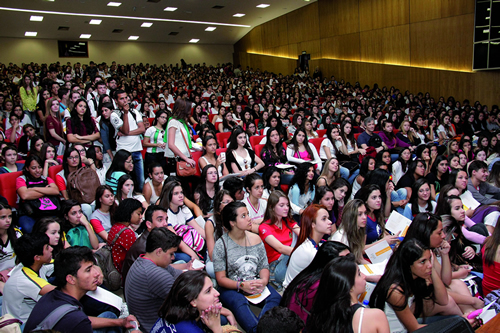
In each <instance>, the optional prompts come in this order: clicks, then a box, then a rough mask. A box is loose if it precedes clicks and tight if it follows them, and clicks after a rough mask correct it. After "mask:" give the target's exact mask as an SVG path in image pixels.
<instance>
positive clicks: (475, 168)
mask: <svg viewBox="0 0 500 333" xmlns="http://www.w3.org/2000/svg"><path fill="white" fill-rule="evenodd" d="M468 171H469V181H468V183H467V190H469V191H470V192H471V193H472V196H473V197H474V199H476V200H477V201H478V202H479V203H481V204H482V205H500V201H499V200H500V188H498V187H496V186H493V185H490V184H488V183H487V182H486V180H487V179H488V175H489V172H488V165H487V164H486V163H484V162H483V161H472V163H471V164H470V165H469V170H468ZM486 194H491V195H493V197H492V198H488V197H486Z"/></svg>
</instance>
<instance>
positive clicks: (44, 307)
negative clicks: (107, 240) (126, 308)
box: [24, 246, 140, 333]
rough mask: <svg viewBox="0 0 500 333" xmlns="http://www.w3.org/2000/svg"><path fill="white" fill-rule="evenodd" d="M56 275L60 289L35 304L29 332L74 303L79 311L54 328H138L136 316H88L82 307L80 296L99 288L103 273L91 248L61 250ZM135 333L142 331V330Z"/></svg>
mask: <svg viewBox="0 0 500 333" xmlns="http://www.w3.org/2000/svg"><path fill="white" fill-rule="evenodd" d="M54 275H55V281H54V284H55V285H56V286H57V288H56V289H54V290H52V291H51V292H49V293H47V294H46V295H45V296H44V297H42V298H41V299H40V301H39V302H38V303H37V305H35V307H34V308H33V311H32V312H31V315H30V316H29V318H28V321H27V322H26V326H25V327H24V331H25V332H31V331H32V330H33V329H35V327H37V326H38V325H39V324H40V323H42V322H43V321H44V320H45V319H46V318H47V317H48V316H49V314H50V313H51V312H52V311H54V310H55V309H57V308H59V307H60V306H62V305H65V304H69V305H72V306H74V307H75V311H71V312H68V313H67V314H65V315H64V316H63V317H62V318H61V319H60V320H59V321H58V322H57V324H55V325H54V327H53V328H52V329H53V330H54V331H59V332H81V333H87V332H88V333H91V332H92V331H93V330H92V329H97V328H105V327H117V326H118V327H124V328H126V329H130V328H133V327H134V323H132V321H137V319H136V318H135V317H134V316H133V315H129V316H128V317H126V318H121V319H110V318H99V317H88V316H87V315H86V314H85V313H84V312H83V311H82V310H81V308H82V304H81V303H80V299H81V298H82V297H83V296H85V294H86V293H87V292H89V291H94V290H96V289H97V284H98V281H99V276H100V275H101V271H100V269H98V267H97V266H96V264H95V259H94V256H93V255H92V250H90V249H89V248H86V247H79V246H76V247H70V248H67V249H64V250H63V251H61V253H59V255H58V256H57V257H56V259H55V260H54ZM132 332H133V333H140V331H139V330H134V331H132Z"/></svg>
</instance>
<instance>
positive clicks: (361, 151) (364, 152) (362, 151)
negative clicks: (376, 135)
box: [358, 148, 366, 155]
mask: <svg viewBox="0 0 500 333" xmlns="http://www.w3.org/2000/svg"><path fill="white" fill-rule="evenodd" d="M358 151H359V153H360V154H361V155H366V149H363V148H359V149H358Z"/></svg>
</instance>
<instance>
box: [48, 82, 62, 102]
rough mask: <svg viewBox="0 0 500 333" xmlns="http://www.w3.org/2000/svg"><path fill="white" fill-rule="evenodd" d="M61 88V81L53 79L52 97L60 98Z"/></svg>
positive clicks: (51, 86)
mask: <svg viewBox="0 0 500 333" xmlns="http://www.w3.org/2000/svg"><path fill="white" fill-rule="evenodd" d="M59 88H60V86H59V83H57V82H55V81H53V82H52V84H51V85H50V94H51V95H52V96H51V97H55V98H58V93H59Z"/></svg>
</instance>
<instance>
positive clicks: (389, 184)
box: [385, 182, 394, 195]
mask: <svg viewBox="0 0 500 333" xmlns="http://www.w3.org/2000/svg"><path fill="white" fill-rule="evenodd" d="M392 191H394V183H393V182H387V184H386V185H385V192H386V193H387V194H388V195H390V194H391V193H392Z"/></svg>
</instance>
